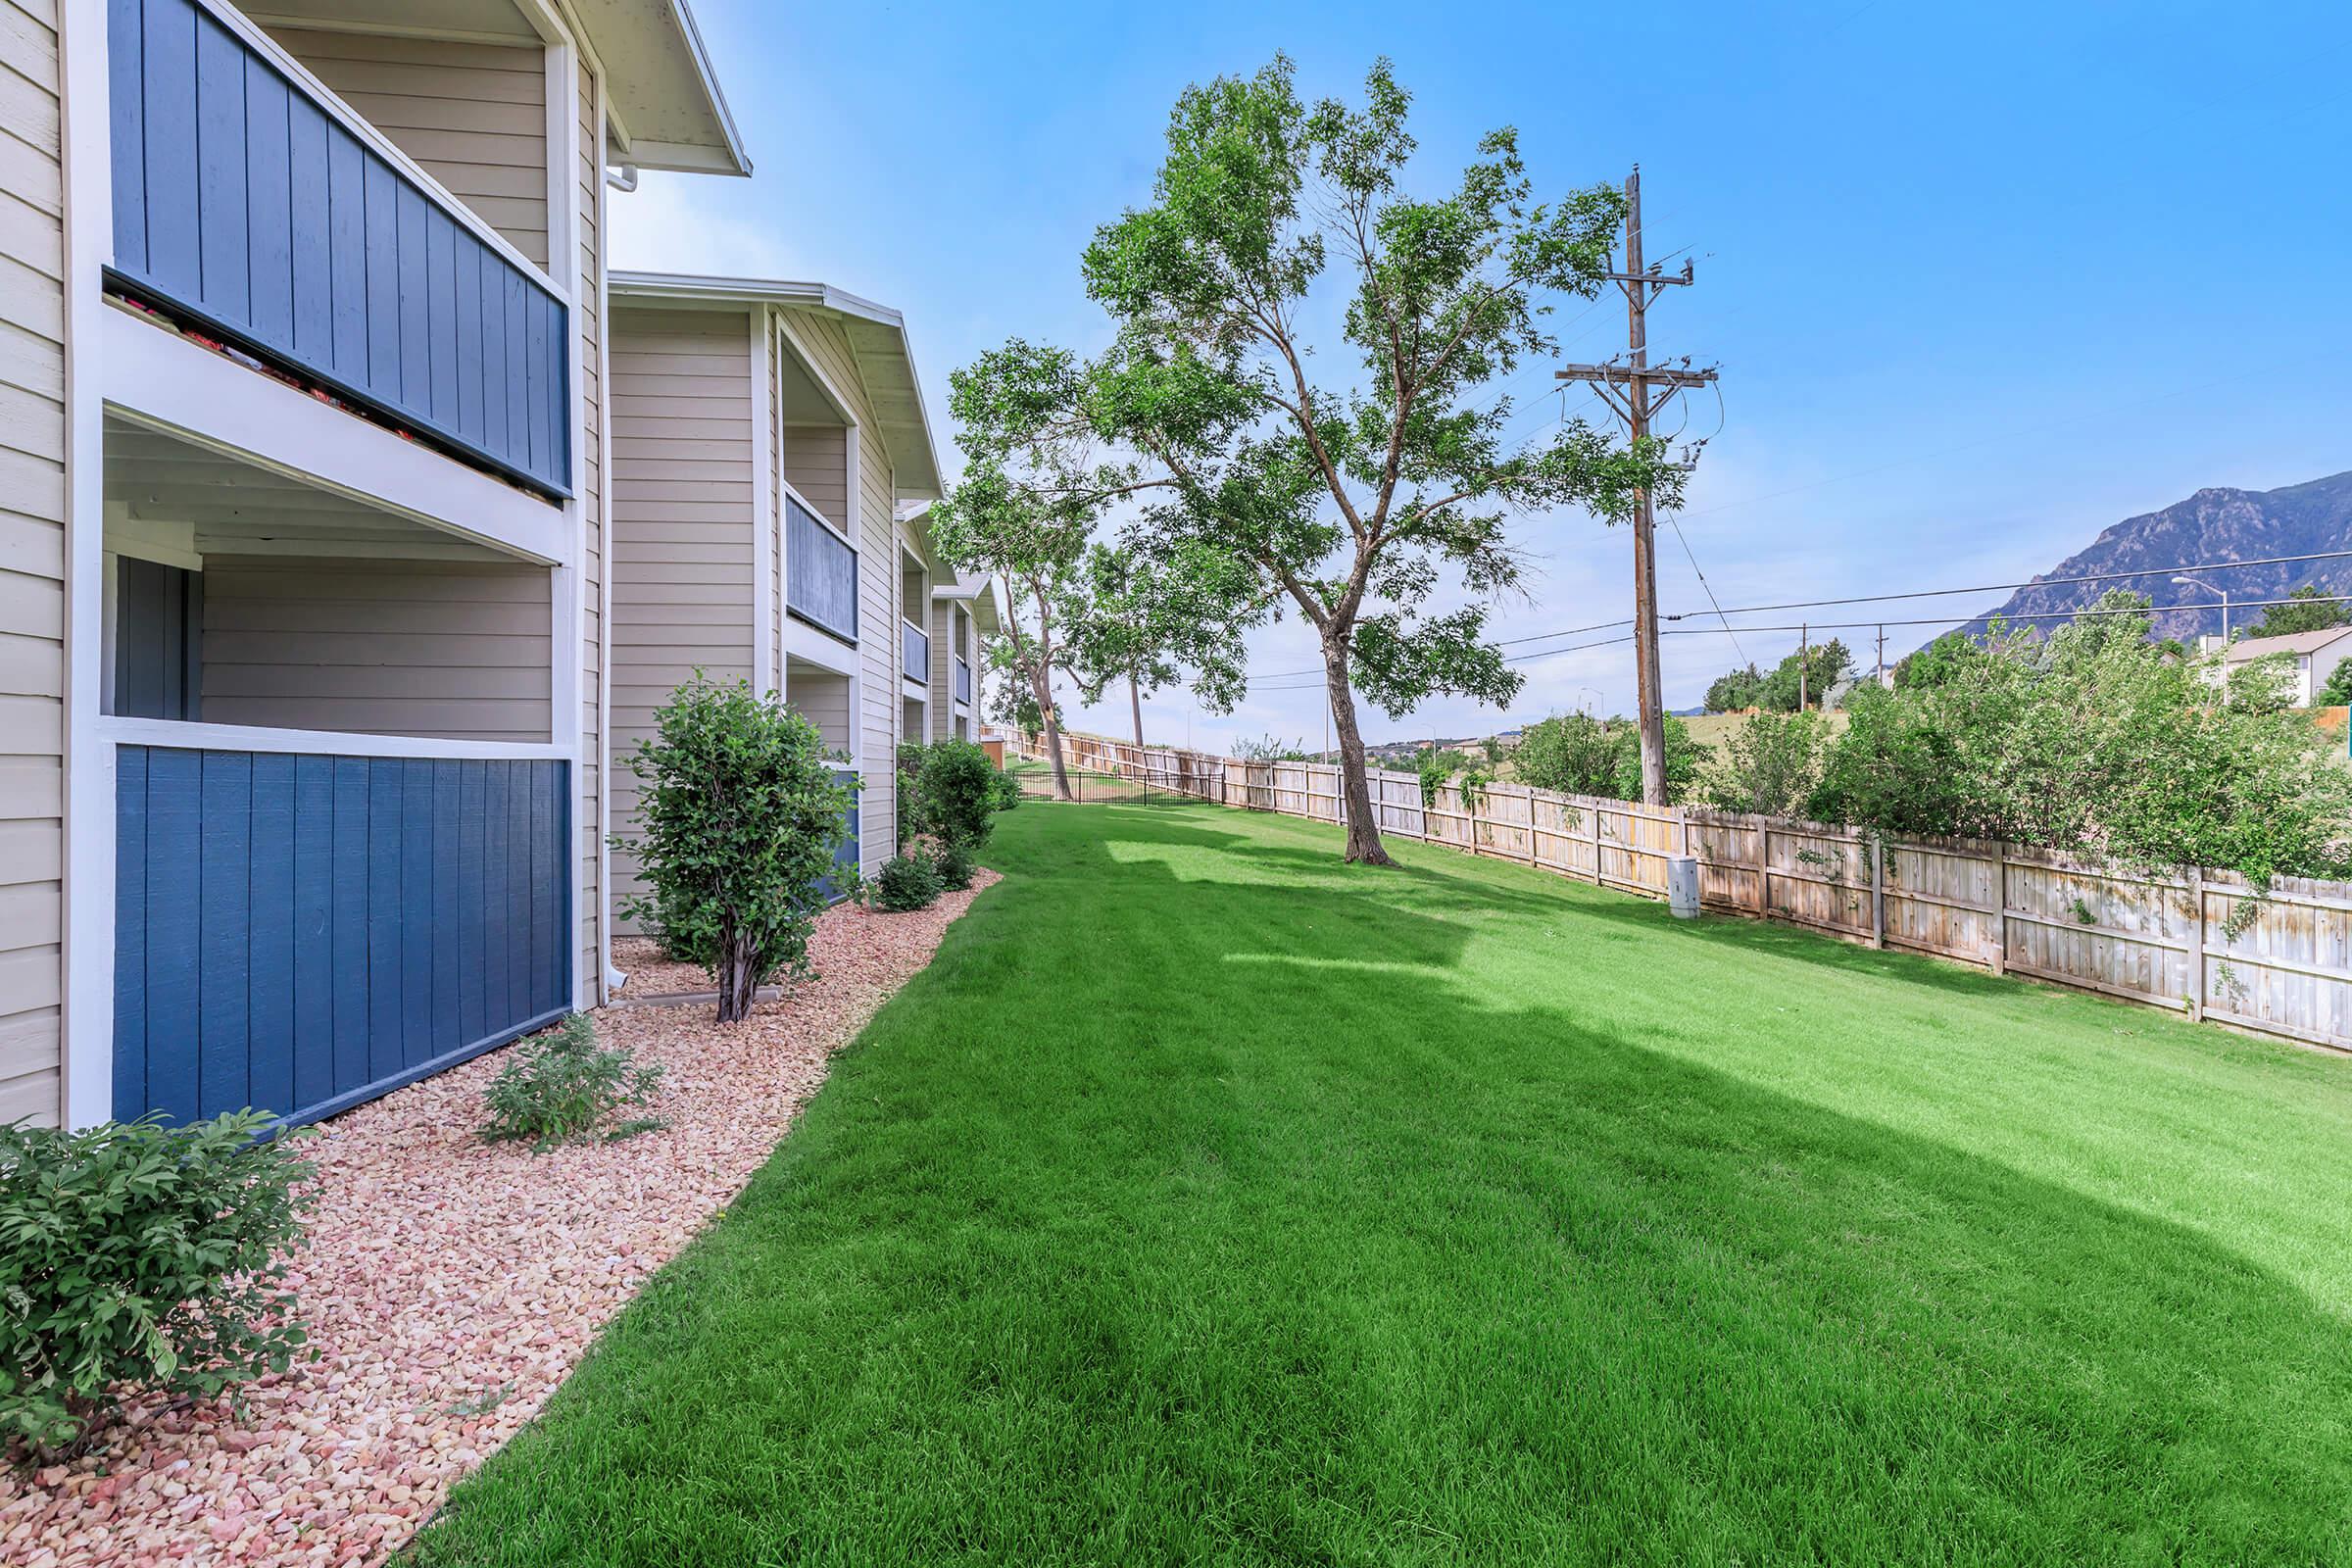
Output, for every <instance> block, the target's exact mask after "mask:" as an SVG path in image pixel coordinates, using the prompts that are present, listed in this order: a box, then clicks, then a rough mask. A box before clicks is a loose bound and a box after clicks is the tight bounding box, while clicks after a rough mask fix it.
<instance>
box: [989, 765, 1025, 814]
mask: <svg viewBox="0 0 2352 1568" xmlns="http://www.w3.org/2000/svg"><path fill="white" fill-rule="evenodd" d="M988 803H989V805H990V806H991V807H992V808H993V809H997V810H1000V811H1009V810H1011V809H1013V808H1014V807H1016V806H1018V805H1020V804H1021V781H1020V780H1019V779H1017V778H1014V777H1013V776H1012V775H1011V774H1010V773H1009V772H1006V771H1005V770H1004V769H1003V768H999V769H998V770H997V772H996V775H995V776H994V777H993V778H991V779H990V780H989V781H988Z"/></svg>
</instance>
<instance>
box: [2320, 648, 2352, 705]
mask: <svg viewBox="0 0 2352 1568" xmlns="http://www.w3.org/2000/svg"><path fill="white" fill-rule="evenodd" d="M2312 702H2313V704H2314V705H2315V706H2317V707H2320V708H2344V707H2347V706H2352V659H2347V660H2345V661H2344V662H2342V663H2340V664H2338V665H2336V666H2335V668H2333V669H2331V670H2329V671H2328V672H2327V684H2325V685H2323V686H2322V687H2321V688H2320V690H2319V694H2318V695H2317V696H2315V697H2314V698H2312Z"/></svg>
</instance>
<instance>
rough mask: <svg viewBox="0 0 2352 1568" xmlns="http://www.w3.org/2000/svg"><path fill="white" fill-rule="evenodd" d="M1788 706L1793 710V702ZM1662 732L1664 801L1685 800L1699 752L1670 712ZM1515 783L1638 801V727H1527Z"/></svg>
mask: <svg viewBox="0 0 2352 1568" xmlns="http://www.w3.org/2000/svg"><path fill="white" fill-rule="evenodd" d="M1789 706H1790V707H1794V706H1795V705H1794V704H1793V703H1791V704H1790V705H1789ZM1660 728H1661V729H1662V730H1663V731H1664V735H1665V741H1666V798H1667V799H1668V800H1670V801H1679V800H1682V799H1684V798H1685V797H1686V796H1688V795H1689V793H1690V790H1691V781H1692V780H1693V779H1694V778H1695V777H1696V776H1697V773H1698V747H1697V744H1696V743H1695V742H1693V741H1692V740H1691V727H1690V726H1689V725H1688V724H1685V723H1684V722H1683V721H1682V720H1681V719H1679V718H1677V717H1675V716H1674V715H1673V714H1672V713H1668V714H1667V715H1666V716H1665V720H1664V722H1663V723H1662V724H1661V726H1660ZM1511 766H1512V768H1513V770H1514V771H1516V772H1517V773H1518V775H1519V782H1520V783H1522V784H1532V785H1534V786H1535V787H1536V788H1537V789H1540V790H1557V791H1559V792H1560V793H1561V794H1563V795H1592V796H1597V797H1599V798H1600V799H1602V800H1611V801H1638V800H1640V799H1641V798H1642V726H1641V725H1640V724H1638V723H1636V722H1635V721H1634V720H1632V719H1630V718H1595V717H1593V715H1592V714H1591V713H1584V712H1577V713H1560V714H1555V715H1554V716H1552V717H1550V718H1546V719H1544V720H1543V721H1542V722H1541V723H1536V724H1530V725H1529V726H1528V727H1527V733H1526V734H1525V735H1523V736H1521V737H1520V741H1519V747H1518V749H1517V750H1516V751H1514V752H1513V753H1512V754H1511Z"/></svg>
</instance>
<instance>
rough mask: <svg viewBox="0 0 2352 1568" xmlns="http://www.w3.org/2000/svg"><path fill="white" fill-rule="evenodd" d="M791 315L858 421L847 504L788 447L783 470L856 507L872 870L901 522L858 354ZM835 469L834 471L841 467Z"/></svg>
mask: <svg viewBox="0 0 2352 1568" xmlns="http://www.w3.org/2000/svg"><path fill="white" fill-rule="evenodd" d="M792 319H793V327H794V330H795V331H796V333H797V334H798V335H799V337H800V340H801V342H802V343H804V344H805V345H807V347H808V349H809V355H810V357H811V358H812V359H813V360H814V361H815V363H816V366H817V368H819V369H821V370H822V371H823V372H824V373H825V376H826V378H827V379H828V380H830V381H831V382H832V383H833V385H834V386H835V387H837V388H839V389H840V390H841V392H842V395H843V396H845V397H847V398H849V399H850V400H851V405H852V412H853V413H855V414H856V415H857V417H858V421H859V422H858V490H859V494H858V496H857V497H856V502H857V505H856V506H855V508H852V507H850V506H849V505H848V502H849V499H850V498H848V497H841V498H837V499H835V500H833V501H831V502H828V500H827V499H826V498H824V497H821V496H816V495H809V492H808V491H807V490H805V489H802V487H801V472H802V471H809V470H807V469H804V470H801V471H796V470H795V468H794V466H793V455H792V453H791V452H787V453H786V454H785V459H784V463H785V469H784V471H785V477H786V478H788V479H790V480H791V481H792V484H793V487H794V488H795V489H799V490H801V493H802V494H803V495H804V496H808V499H809V504H810V505H811V506H814V507H816V508H817V509H818V510H819V511H823V510H825V508H826V507H827V506H828V505H835V506H840V507H841V508H842V510H843V512H844V513H845V514H846V513H848V512H850V511H853V510H854V511H855V512H856V513H857V516H856V519H855V524H854V526H852V527H850V528H849V530H848V531H849V534H850V537H851V539H853V540H854V541H856V543H857V545H858V668H859V670H860V672H861V676H862V678H861V679H860V680H859V682H858V693H859V709H860V711H859V713H858V729H859V736H860V739H861V740H862V741H863V743H864V761H865V766H864V778H865V788H864V790H863V792H862V793H861V794H860V795H859V797H858V845H859V852H860V856H859V858H860V859H861V860H862V862H863V864H864V866H865V869H866V870H867V871H868V872H869V873H870V872H873V871H875V870H878V869H879V868H880V866H881V863H882V862H883V861H884V860H886V859H888V858H890V853H891V846H892V843H893V841H894V839H895V838H896V832H895V827H894V824H895V823H896V821H897V811H898V800H897V794H896V791H897V783H898V772H897V767H896V765H895V762H894V759H895V757H896V755H897V751H898V739H899V728H900V724H901V715H900V702H899V692H900V685H899V546H898V525H897V523H896V522H895V521H893V520H892V516H891V503H892V496H891V480H890V454H889V453H888V452H887V451H886V450H884V448H883V445H882V439H881V435H880V433H879V429H878V426H877V425H876V423H875V420H874V417H873V409H872V406H871V404H870V402H869V401H868V399H867V397H866V392H865V381H864V378H863V377H862V376H861V375H860V374H859V373H858V357H857V355H856V353H855V352H853V351H852V349H851V347H850V339H849V334H848V333H846V332H844V331H843V330H842V327H841V323H840V322H839V321H837V320H835V319H832V318H830V317H826V316H820V315H817V314H815V313H813V312H807V311H795V312H793V313H792ZM801 433H802V432H801V431H800V430H799V429H798V428H797V427H796V429H795V430H794V432H793V434H794V435H795V436H796V437H797V436H799V435H800V434H801ZM841 433H842V432H841V430H840V429H839V428H835V429H834V430H833V438H834V440H835V441H836V442H838V441H839V440H840V437H841ZM812 467H813V465H812ZM814 471H815V472H816V473H817V474H818V475H819V476H820V477H821V475H822V473H823V472H824V470H823V469H822V468H815V469H814ZM832 471H834V472H836V473H838V472H840V471H841V469H840V468H835V469H833V470H832Z"/></svg>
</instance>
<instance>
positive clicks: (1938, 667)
mask: <svg viewBox="0 0 2352 1568" xmlns="http://www.w3.org/2000/svg"><path fill="white" fill-rule="evenodd" d="M1984 657H1985V650H1984V648H1983V647H1981V646H1980V645H1979V644H1978V643H1977V641H1976V640H1975V639H1974V638H1972V637H1970V636H1969V635H1968V633H1966V632H1961V631H1947V632H1945V633H1944V634H1943V635H1942V636H1940V637H1938V638H1936V640H1935V641H1934V642H1932V643H1929V644H1928V645H1927V646H1926V647H1924V648H1919V649H1915V650H1913V651H1912V652H1911V653H1908V654H1905V655H1904V656H1903V657H1902V658H1900V659H1898V660H1896V661H1895V662H1894V684H1895V689H1896V690H1898V691H1919V690H1924V689H1926V688H1927V687H1930V686H1948V685H1950V684H1951V683H1952V682H1953V681H1954V680H1957V679H1958V678H1959V677H1960V673H1961V671H1962V670H1963V669H1965V668H1966V667H1967V666H1968V663H1969V661H1971V660H1975V659H1982V658H1984Z"/></svg>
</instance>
